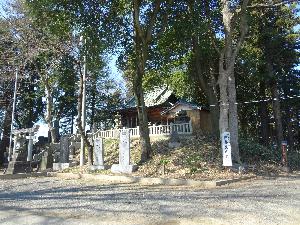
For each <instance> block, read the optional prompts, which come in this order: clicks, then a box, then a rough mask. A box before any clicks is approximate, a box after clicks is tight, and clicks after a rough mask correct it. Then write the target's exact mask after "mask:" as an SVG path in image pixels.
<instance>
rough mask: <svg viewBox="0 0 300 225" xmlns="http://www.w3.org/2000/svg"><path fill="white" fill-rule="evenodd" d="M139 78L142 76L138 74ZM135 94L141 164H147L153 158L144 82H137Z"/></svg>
mask: <svg viewBox="0 0 300 225" xmlns="http://www.w3.org/2000/svg"><path fill="white" fill-rule="evenodd" d="M137 76H141V75H140V74H137ZM134 94H135V99H136V103H137V111H138V118H139V131H140V143H141V148H142V152H141V162H145V161H147V160H148V159H149V158H150V156H151V144H150V137H149V129H148V118H147V109H146V106H145V102H144V93H143V88H142V82H136V83H135V84H134Z"/></svg>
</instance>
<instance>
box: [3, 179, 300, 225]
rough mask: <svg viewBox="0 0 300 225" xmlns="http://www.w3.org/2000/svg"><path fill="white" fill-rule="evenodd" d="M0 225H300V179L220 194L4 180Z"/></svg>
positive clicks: (234, 187) (260, 182)
mask: <svg viewBox="0 0 300 225" xmlns="http://www.w3.org/2000/svg"><path fill="white" fill-rule="evenodd" d="M0 224H18V225H20V224H68V225H70V224H157V225H171V224H172V225H173V224H175V225H177V224H191V225H193V224H268V225H269V224H280V225H281V224H290V225H296V224H299V225H300V176H297V175H296V176H294V177H289V178H287V177H281V178H276V179H275V178H265V179H255V180H250V181H243V182H240V183H237V184H231V185H229V186H225V187H219V188H215V189H197V188H185V187H160V186H146V187H145V186H136V185H129V184H128V185H127V184H120V185H115V184H114V185H112V184H101V183H99V182H98V183H97V182H95V181H83V180H63V179H58V178H53V177H43V178H27V179H16V180H0Z"/></svg>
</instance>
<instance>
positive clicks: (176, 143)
mask: <svg viewBox="0 0 300 225" xmlns="http://www.w3.org/2000/svg"><path fill="white" fill-rule="evenodd" d="M170 126H171V134H170V140H169V143H168V146H169V148H178V147H180V146H181V143H180V138H179V135H178V132H177V130H176V129H174V128H173V123H171V124H170Z"/></svg>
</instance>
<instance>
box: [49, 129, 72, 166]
mask: <svg viewBox="0 0 300 225" xmlns="http://www.w3.org/2000/svg"><path fill="white" fill-rule="evenodd" d="M69 167H70V163H69V136H68V135H64V136H62V137H61V139H60V152H59V162H56V163H53V170H63V169H66V168H69Z"/></svg>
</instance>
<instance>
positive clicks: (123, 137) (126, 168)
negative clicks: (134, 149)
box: [111, 129, 137, 173]
mask: <svg viewBox="0 0 300 225" xmlns="http://www.w3.org/2000/svg"><path fill="white" fill-rule="evenodd" d="M136 169H137V166H136V165H131V164H130V133H129V129H123V130H121V131H120V144H119V164H114V165H112V167H111V171H112V172H113V173H132V172H133V171H135V170H136Z"/></svg>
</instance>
